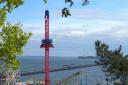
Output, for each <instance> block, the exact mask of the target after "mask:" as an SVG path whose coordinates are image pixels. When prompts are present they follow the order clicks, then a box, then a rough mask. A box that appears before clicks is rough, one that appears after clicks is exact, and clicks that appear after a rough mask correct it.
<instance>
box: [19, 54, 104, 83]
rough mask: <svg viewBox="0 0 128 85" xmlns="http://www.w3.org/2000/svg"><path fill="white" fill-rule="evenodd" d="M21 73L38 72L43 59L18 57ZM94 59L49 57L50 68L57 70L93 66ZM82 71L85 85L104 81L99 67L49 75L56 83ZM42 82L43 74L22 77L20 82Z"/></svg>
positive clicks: (41, 57) (42, 64) (38, 57)
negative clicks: (84, 65) (84, 75)
mask: <svg viewBox="0 0 128 85" xmlns="http://www.w3.org/2000/svg"><path fill="white" fill-rule="evenodd" d="M20 61H21V71H38V70H41V69H43V68H44V57H43V56H24V57H20ZM95 61H96V59H91V58H86V59H79V58H77V57H58V56H56V57H50V67H51V68H59V67H63V66H65V65H83V64H94V63H95ZM78 71H82V72H84V73H85V74H86V76H87V77H86V78H87V79H86V80H87V85H96V84H97V83H102V84H103V81H104V80H105V76H104V73H103V72H102V71H101V68H100V67H99V66H94V67H86V68H78V69H73V70H65V71H58V72H51V73H50V80H52V81H57V80H62V79H64V78H67V77H69V76H70V75H72V74H73V73H75V72H78ZM32 79H36V80H43V79H44V74H38V75H31V76H25V77H22V78H21V80H22V81H27V80H32Z"/></svg>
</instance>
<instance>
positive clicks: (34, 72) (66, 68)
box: [19, 64, 98, 77]
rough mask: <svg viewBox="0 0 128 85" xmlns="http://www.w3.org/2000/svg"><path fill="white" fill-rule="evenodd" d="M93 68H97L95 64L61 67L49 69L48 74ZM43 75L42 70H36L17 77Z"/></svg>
mask: <svg viewBox="0 0 128 85" xmlns="http://www.w3.org/2000/svg"><path fill="white" fill-rule="evenodd" d="M93 66H98V65H96V64H85V65H72V66H71V65H69V66H63V67H59V68H52V69H50V72H57V71H64V70H73V69H78V68H85V67H93ZM41 73H45V71H44V69H42V70H38V71H24V72H19V75H20V76H21V77H23V76H28V75H35V74H41Z"/></svg>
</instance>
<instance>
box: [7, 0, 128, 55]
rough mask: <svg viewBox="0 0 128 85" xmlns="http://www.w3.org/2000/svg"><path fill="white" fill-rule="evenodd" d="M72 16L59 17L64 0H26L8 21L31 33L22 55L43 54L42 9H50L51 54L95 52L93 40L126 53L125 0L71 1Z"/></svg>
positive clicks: (126, 16)
mask: <svg viewBox="0 0 128 85" xmlns="http://www.w3.org/2000/svg"><path fill="white" fill-rule="evenodd" d="M74 1H75V4H74V5H73V7H71V13H72V16H71V17H69V18H62V17H61V9H62V8H63V7H65V6H68V4H67V5H66V4H64V0H49V2H48V4H47V5H44V4H43V0H25V1H24V4H23V5H22V6H20V7H19V8H17V9H16V10H14V11H13V13H12V14H8V17H7V20H8V21H10V22H13V23H14V22H21V23H22V24H23V30H24V31H25V32H32V33H33V35H32V37H31V39H30V40H29V42H28V44H27V45H26V46H25V48H24V55H32V56H35V55H37V56H39V55H44V49H41V48H40V44H41V39H42V38H44V11H45V10H46V9H48V10H49V11H50V34H51V35H50V37H51V39H53V41H54V48H52V49H51V53H50V54H51V55H52V56H79V55H95V46H94V42H95V40H101V41H103V42H105V43H107V44H109V45H110V48H111V49H114V48H117V47H118V46H119V45H122V46H123V52H124V53H125V54H126V53H128V44H127V43H128V24H127V22H128V5H127V4H128V0H91V2H90V4H89V5H88V6H82V5H81V2H82V1H81V0H74Z"/></svg>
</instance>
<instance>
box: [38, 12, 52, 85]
mask: <svg viewBox="0 0 128 85" xmlns="http://www.w3.org/2000/svg"><path fill="white" fill-rule="evenodd" d="M40 47H41V48H45V85H50V77H49V69H50V68H49V66H50V65H49V48H51V47H53V45H52V40H51V39H49V11H48V10H46V11H45V39H44V40H42V44H41V46H40Z"/></svg>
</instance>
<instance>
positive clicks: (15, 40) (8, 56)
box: [0, 23, 31, 70]
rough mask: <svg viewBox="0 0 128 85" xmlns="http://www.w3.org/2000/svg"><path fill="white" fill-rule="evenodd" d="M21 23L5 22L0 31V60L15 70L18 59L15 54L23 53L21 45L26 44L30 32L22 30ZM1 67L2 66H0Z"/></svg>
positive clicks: (17, 66) (17, 65)
mask: <svg viewBox="0 0 128 85" xmlns="http://www.w3.org/2000/svg"><path fill="white" fill-rule="evenodd" d="M21 28H22V25H21V24H14V25H12V24H10V23H8V24H6V25H5V26H3V28H2V32H0V61H1V63H2V64H0V66H1V67H2V65H6V67H7V68H8V69H12V70H17V69H18V68H19V64H20V63H19V61H18V60H17V59H16V57H17V56H19V55H21V54H22V53H23V47H24V46H25V45H26V43H27V41H28V39H29V38H30V36H31V33H25V32H23V31H22V29H21ZM1 69H2V68H1Z"/></svg>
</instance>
